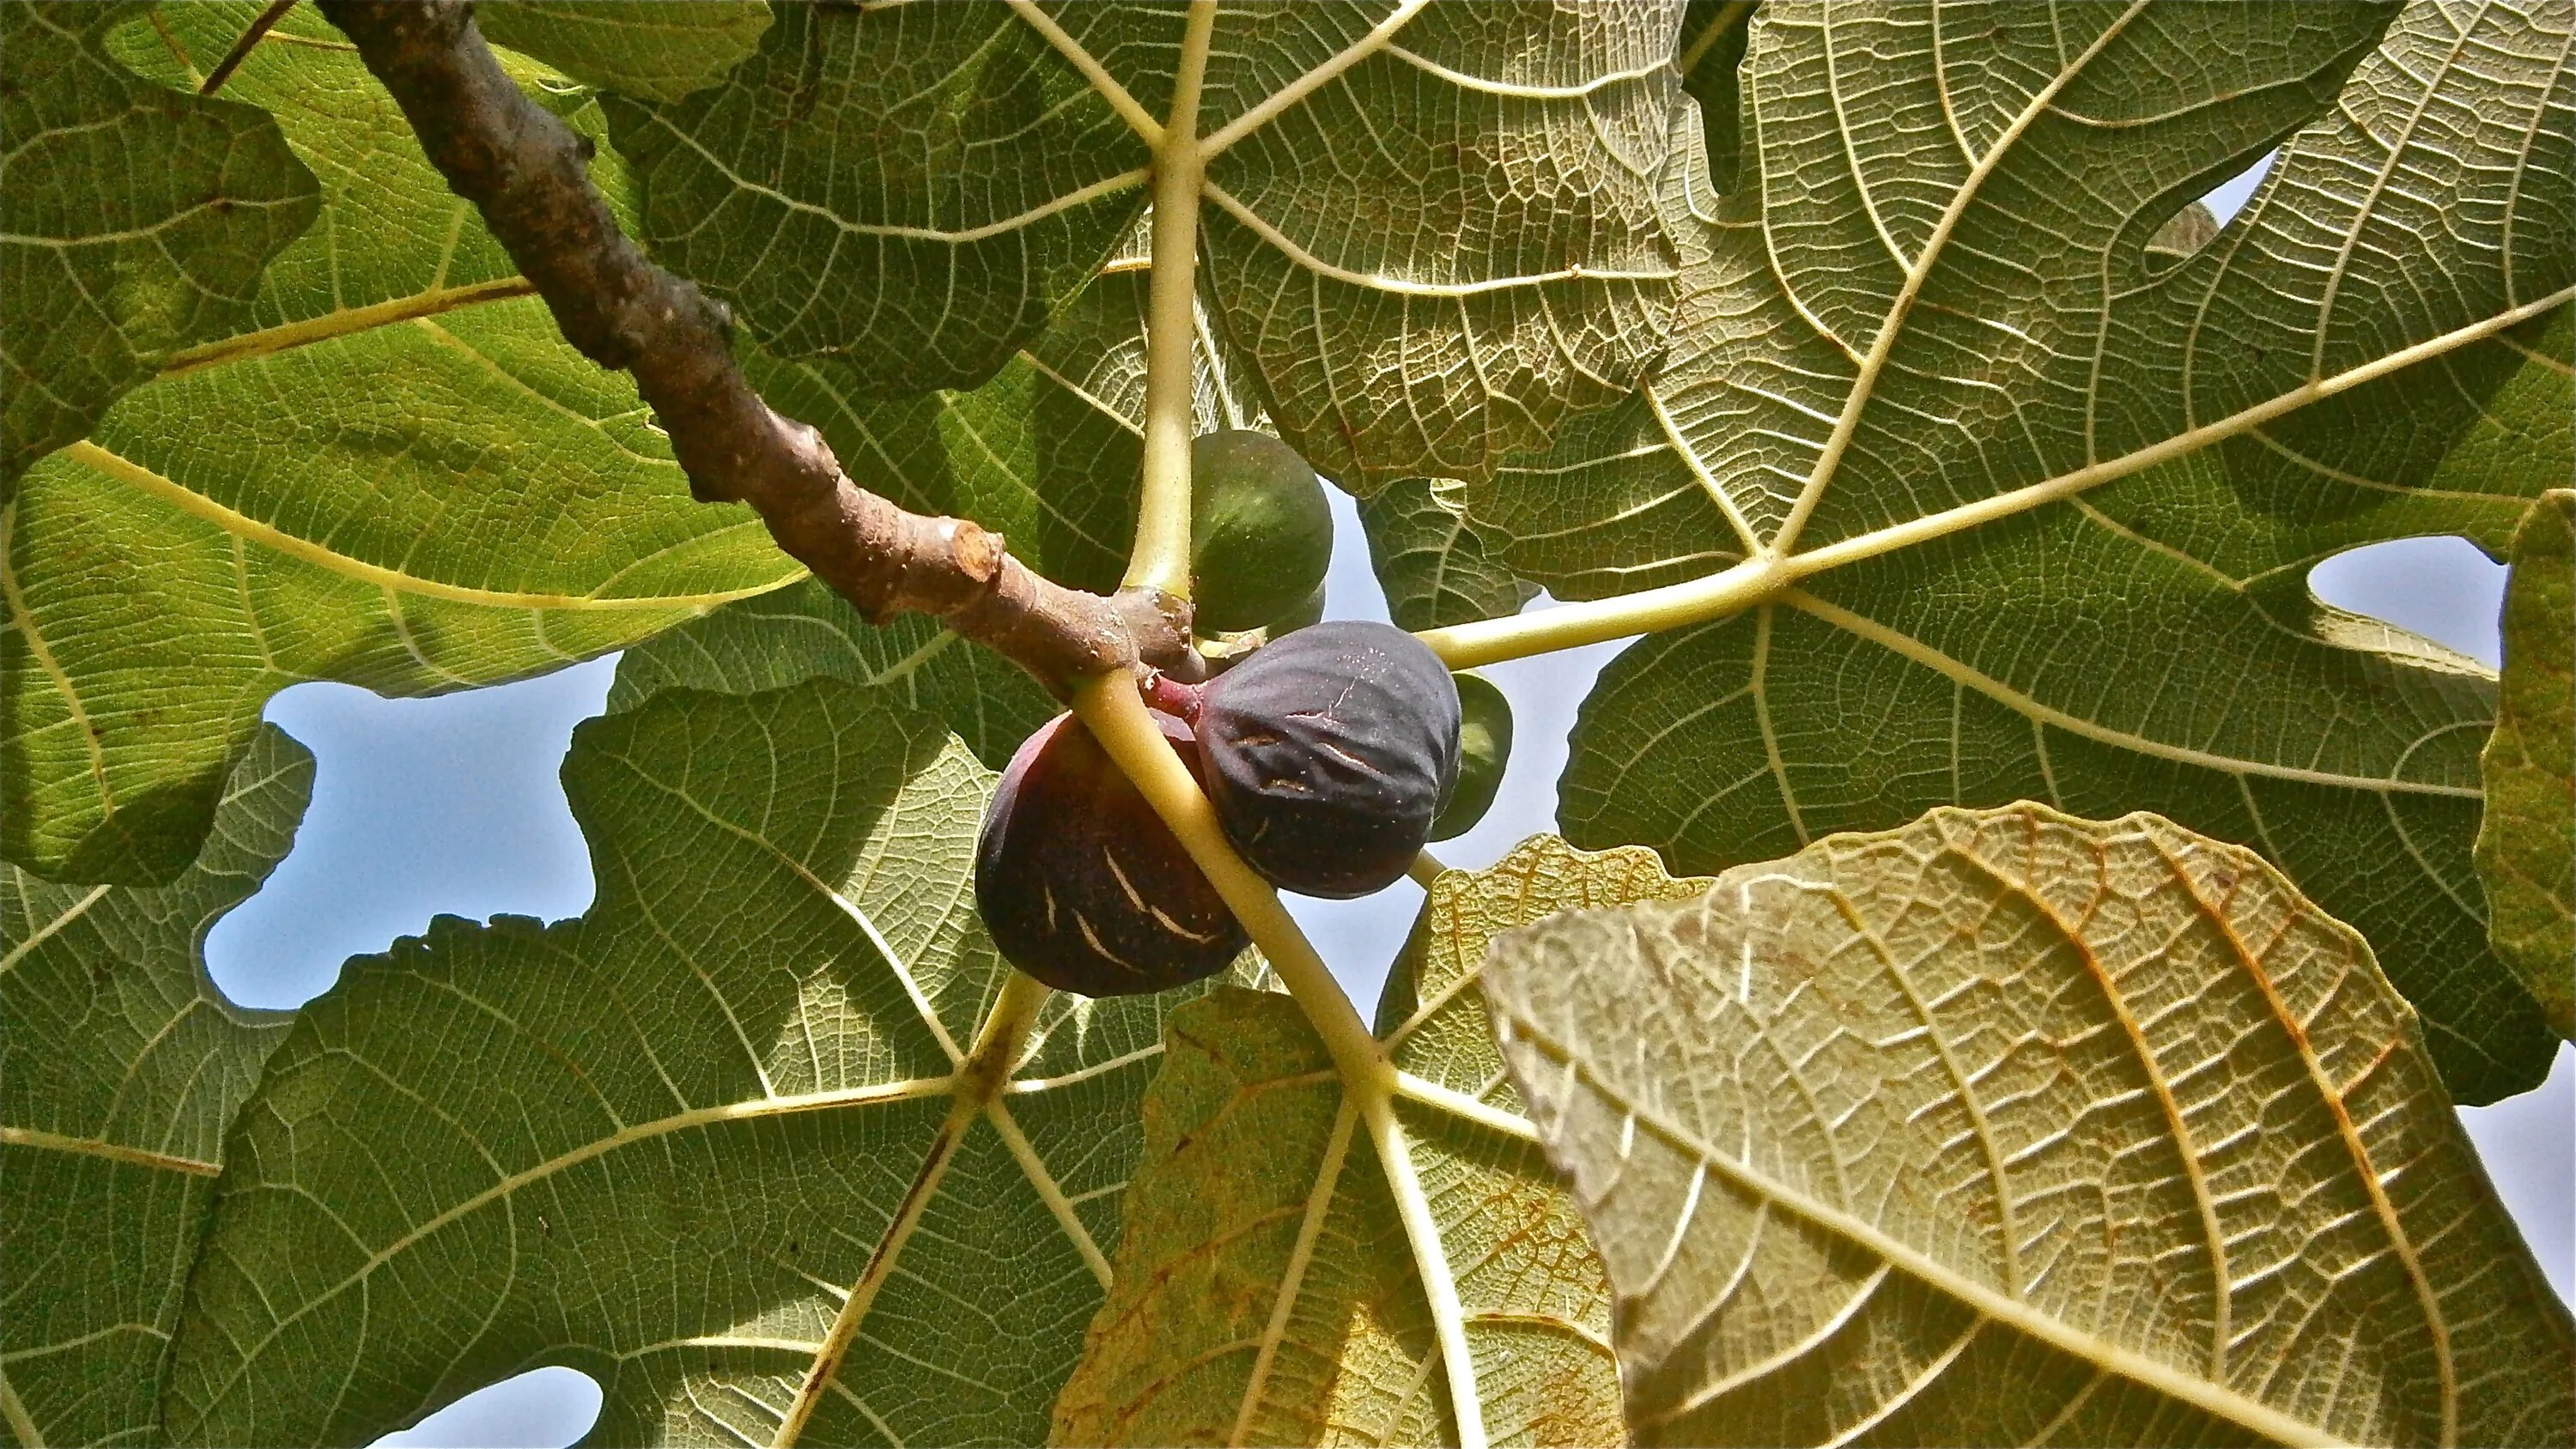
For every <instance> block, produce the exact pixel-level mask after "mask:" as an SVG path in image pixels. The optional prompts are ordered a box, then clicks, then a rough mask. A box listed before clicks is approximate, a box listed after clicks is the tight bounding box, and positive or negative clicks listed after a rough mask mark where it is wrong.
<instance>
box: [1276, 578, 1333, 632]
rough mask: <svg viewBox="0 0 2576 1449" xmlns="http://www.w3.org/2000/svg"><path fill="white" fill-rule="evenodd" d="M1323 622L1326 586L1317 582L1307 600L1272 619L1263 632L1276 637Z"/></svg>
mask: <svg viewBox="0 0 2576 1449" xmlns="http://www.w3.org/2000/svg"><path fill="white" fill-rule="evenodd" d="M1322 622H1324V586H1323V585H1322V584H1317V585H1315V592H1313V593H1311V594H1308V595H1307V596H1306V602H1304V603H1302V604H1299V605H1298V606H1297V607H1296V608H1293V609H1291V610H1289V611H1288V612H1287V613H1286V614H1284V615H1281V616H1280V617H1279V618H1276V619H1273V620H1271V621H1270V624H1269V627H1267V628H1265V629H1263V630H1262V633H1263V634H1264V635H1266V636H1267V637H1269V638H1272V639H1276V638H1278V637H1279V636H1280V635H1282V634H1286V633H1290V632H1292V631H1294V630H1298V629H1303V628H1305V627H1306V626H1307V625H1309V624H1320V623H1322Z"/></svg>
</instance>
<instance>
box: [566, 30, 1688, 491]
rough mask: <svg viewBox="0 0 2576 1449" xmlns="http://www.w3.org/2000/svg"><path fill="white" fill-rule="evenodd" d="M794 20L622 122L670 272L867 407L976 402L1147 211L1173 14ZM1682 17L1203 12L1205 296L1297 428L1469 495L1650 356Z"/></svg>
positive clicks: (1659, 312) (1332, 458)
mask: <svg viewBox="0 0 2576 1449" xmlns="http://www.w3.org/2000/svg"><path fill="white" fill-rule="evenodd" d="M1046 16H1047V18H1046V20H1045V22H1044V23H1045V25H1046V26H1047V27H1048V28H1049V29H1051V30H1053V31H1054V32H1055V33H1054V34H1053V35H1044V34H1041V32H1040V29H1039V28H1038V25H1037V24H1036V23H1034V22H1033V21H1032V20H1031V19H1028V18H1024V17H1023V16H1021V15H1018V14H1015V13H1013V12H1012V11H1011V10H1009V9H1006V8H1004V7H1002V6H998V5H993V6H965V5H942V6H914V7H903V6H896V7H885V8H883V9H875V8H858V9H845V8H836V7H791V8H789V9H788V10H786V11H782V12H781V15H780V18H779V21H778V23H777V24H776V25H775V26H773V27H772V28H771V30H770V32H769V34H768V36H767V37H766V38H765V40H764V42H763V45H762V50H761V54H760V55H759V56H757V57H755V58H754V59H753V60H752V61H750V62H749V63H747V64H745V65H744V66H743V67H742V68H741V69H740V70H739V71H737V72H736V73H735V74H734V75H733V76H732V77H731V79H730V80H729V81H728V83H727V84H725V85H724V86H722V87H719V88H717V89H715V90H711V91H708V92H704V93H701V94H699V95H697V96H694V97H692V98H691V99H689V100H688V101H687V102H685V103H683V104H680V105H677V106H666V107H660V108H652V109H647V108H642V107H629V106H615V107H612V114H613V115H614V117H615V119H616V136H617V141H618V144H619V145H620V146H621V147H623V148H624V149H625V151H626V152H627V154H628V155H630V156H631V157H632V158H633V159H634V161H635V163H636V167H637V171H638V173H639V175H640V176H641V177H642V178H643V180H644V183H645V196H646V203H645V208H644V222H645V230H646V233H647V235H648V236H649V238H650V239H651V240H652V242H653V244H654V247H655V252H656V255H657V256H658V257H660V258H662V259H664V260H666V261H668V262H670V263H671V264H672V265H674V266H675V267H677V268H679V269H680V270H682V271H685V272H687V273H688V274H690V275H691V276H693V277H695V278H697V279H698V280H699V281H700V282H701V283H702V284H704V285H705V286H706V287H707V288H708V289H709V290H710V291H712V292H714V293H716V294H717V295H719V296H722V297H724V298H725V299H727V300H728V301H730V302H732V303H733V304H734V305H735V306H736V307H737V308H738V309H739V310H740V312H741V314H742V316H743V318H744V320H745V322H746V324H747V325H748V326H749V328H750V329H751V331H752V332H753V333H754V335H756V336H757V337H759V338H760V340H761V341H762V343H763V344H764V345H765V346H767V347H768V348H770V349H771V350H772V351H774V352H777V353H778V354H780V355H781V356H782V357H786V358H790V359H804V358H813V357H818V356H830V357H833V358H836V359H838V360H839V361H840V362H842V363H843V364H845V365H846V366H847V367H848V368H849V369H850V378H851V382H852V385H853V386H854V387H855V388H857V389H858V390H860V391H869V392H879V393H901V392H914V391H921V390H925V389H929V388H935V387H961V386H973V385H975V384H977V383H979V382H981V381H982V380H983V379H984V378H986V377H988V376H990V375H992V373H993V371H994V370H995V369H996V368H999V367H1001V366H1003V365H1004V363H1005V362H1006V361H1007V360H1008V359H1009V358H1010V357H1011V356H1012V354H1013V353H1014V352H1016V351H1018V350H1020V349H1021V348H1023V347H1025V346H1026V345H1027V344H1028V341H1029V339H1030V338H1032V337H1034V336H1035V335H1036V334H1037V332H1038V331H1039V329H1040V328H1042V327H1043V326H1045V324H1046V322H1047V319H1048V318H1049V317H1050V316H1051V315H1052V314H1054V313H1055V312H1056V311H1057V310H1058V309H1059V308H1061V307H1062V306H1064V305H1065V303H1066V302H1067V300H1068V299H1069V298H1071V297H1072V296H1073V295H1074V294H1075V293H1077V292H1079V291H1080V290H1081V289H1082V287H1083V286H1084V285H1085V284H1086V282H1087V281H1088V280H1089V278H1090V277H1091V275H1092V274H1093V273H1094V272H1095V271H1096V270H1097V269H1098V268H1099V267H1100V266H1101V264H1102V261H1103V259H1104V258H1106V257H1108V256H1109V255H1110V254H1111V253H1112V251H1113V249H1114V248H1115V247H1116V245H1117V244H1118V242H1119V241H1120V239H1121V238H1122V237H1124V236H1125V235H1127V233H1128V231H1129V229H1130V228H1131V227H1132V226H1134V224H1135V223H1136V221H1137V219H1138V217H1139V216H1140V215H1141V213H1142V209H1143V207H1144V205H1145V203H1146V193H1147V182H1148V180H1149V179H1150V171H1151V162H1152V160H1153V151H1152V149H1151V147H1150V145H1149V144H1148V142H1147V140H1146V139H1145V137H1144V135H1143V134H1142V132H1141V129H1140V128H1141V127H1159V126H1160V124H1161V123H1162V119H1163V118H1164V117H1166V116H1167V115H1168V114H1169V110H1170V105H1171V99H1172V94H1173V85H1174V75H1175V65H1176V63H1178V61H1179V59H1180V56H1181V52H1182V50H1183V48H1184V46H1183V35H1184V30H1185V26H1184V10H1183V8H1182V7H1178V6H1162V7H1146V6H1116V7H1112V6H1102V5H1074V6H1063V7H1056V8H1053V9H1050V10H1049V11H1047V12H1046ZM1677 20H1678V12H1677V11H1676V10H1673V9H1672V8H1670V7H1661V6H1657V7H1640V6H1630V7H1617V8H1611V9H1581V8H1566V9H1549V8H1545V7H1536V6H1518V5H1515V6H1444V7H1431V8H1429V9H1424V8H1422V7H1419V6H1396V5H1389V4H1384V3H1373V4H1342V3H1334V4H1324V3H1315V4H1307V5H1300V6H1294V7H1285V8H1281V7H1255V6H1243V7H1231V8H1228V9H1225V10H1223V11H1221V12H1219V13H1218V15H1217V16H1216V18H1215V22H1214V29H1213V36H1212V39H1211V40H1210V41H1209V43H1208V46H1207V50H1206V56H1205V85H1204V92H1203V99H1202V102H1201V106H1200V115H1199V132H1200V134H1201V135H1202V136H1204V137H1206V138H1207V139H1208V140H1209V141H1210V143H1211V144H1212V145H1214V146H1215V147H1216V148H1217V149H1216V154H1215V155H1214V157H1213V159H1212V160H1211V161H1210V163H1209V169H1208V173H1207V185H1206V187H1205V190H1204V196H1203V201H1202V206H1201V217H1202V233H1203V239H1204V246H1205V252H1206V255H1205V257H1204V259H1203V262H1204V265H1203V267H1202V270H1201V275H1202V276H1203V277H1204V278H1205V279H1206V282H1207V288H1206V290H1207V294H1208V295H1209V296H1210V297H1211V298H1212V299H1213V301H1214V307H1213V310H1214V311H1215V312H1216V313H1217V314H1218V316H1217V325H1218V326H1219V327H1220V328H1221V330H1223V331H1224V332H1225V333H1226V334H1227V336H1228V337H1229V339H1230V340H1231V342H1232V344H1233V345H1234V346H1236V347H1237V348H1239V349H1240V350H1241V351H1242V353H1243V355H1244V356H1245V357H1246V358H1247V359H1249V360H1250V364H1251V366H1252V367H1253V369H1254V370H1255V372H1256V374H1257V376H1258V378H1259V382H1260V389H1261V393H1262V396H1263V397H1264V399H1265V406H1267V407H1268V409H1269V411H1270V412H1271V414H1272V415H1273V418H1274V420H1275V422H1276V424H1277V426H1278V427H1279V429H1280V431H1281V434H1282V436H1284V437H1286V438H1288V439H1289V441H1291V442H1293V443H1295V444H1297V445H1298V446H1299V448H1300V449H1301V450H1302V451H1304V452H1305V453H1306V454H1307V456H1308V457H1309V458H1310V459H1312V460H1313V461H1314V462H1315V464H1316V465H1317V467H1318V468H1319V469H1320V470H1321V471H1323V472H1324V473H1325V474H1326V475H1327V476H1329V477H1332V478H1335V479H1337V480H1339V481H1341V482H1343V483H1345V484H1346V485H1348V486H1350V487H1352V488H1354V489H1355V490H1356V491H1359V492H1363V493H1366V492H1371V491H1374V489H1375V488H1376V487H1377V486H1379V484H1381V483H1382V482H1384V481H1385V480H1387V479H1389V478H1392V477H1396V476H1401V475H1403V474H1406V473H1433V474H1455V475H1457V476H1462V477H1470V476H1481V475H1482V473H1484V472H1485V471H1487V470H1489V469H1490V468H1491V466H1492V462H1493V460H1494V458H1495V457H1496V456H1498V455H1499V454H1501V453H1503V452H1505V451H1508V450H1510V449H1512V448H1515V447H1529V446H1534V445H1537V444H1539V443H1542V442H1544V441H1545V440H1546V439H1547V437H1548V436H1549V435H1550V433H1551V431H1552V430H1553V429H1554V428H1555V427H1556V426H1558V425H1559V424H1560V423H1561V422H1562V420H1563V419H1564V418H1566V417H1567V416H1570V415H1572V414H1573V413H1575V412H1577V411H1579V410H1581V409H1583V408H1586V407H1595V406H1600V405H1603V404H1606V403H1610V402H1614V401H1616V400H1617V399H1618V398H1619V396H1620V395H1621V394H1622V393H1623V392H1625V391H1626V390H1627V389H1628V388H1629V387H1631V386H1632V385H1633V384H1634V383H1635V382H1636V380H1637V378H1638V377H1639V376H1640V375H1641V374H1642V373H1643V371H1644V369H1645V368H1646V366H1647V364H1648V363H1650V362H1651V361H1652V360H1653V358H1654V357H1655V356H1656V355H1658V354H1659V353H1660V352H1661V350H1662V347H1663V332H1664V326H1665V321H1666V316H1667V312H1668V308H1669V296H1670V292H1671V288H1672V279H1673V272H1674V263H1673V257H1672V243H1671V241H1670V240H1669V239H1668V237H1667V236H1666V235H1665V227H1664V223H1663V221H1662V219H1661V217H1660V216H1659V215H1658V213H1657V209H1656V187H1657V184H1658V180H1659V177H1660V175H1661V173H1662V172H1663V171H1664V170H1665V169H1666V160H1667V154H1668V151H1669V137H1670V116H1671V114H1672V113H1673V111H1674V109H1675V103H1676V100H1677V98H1678V96H1679V89H1678V85H1677V83H1676V78H1675V77H1674V75H1673V73H1672V71H1671V69H1670V67H1669V65H1668V64H1667V61H1668V59H1669V57H1670V55H1671V47H1672V41H1673V34H1674V26H1675V23H1676V22H1677Z"/></svg>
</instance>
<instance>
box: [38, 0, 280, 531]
mask: <svg viewBox="0 0 2576 1449" xmlns="http://www.w3.org/2000/svg"><path fill="white" fill-rule="evenodd" d="M143 8H144V7H143V6H141V5H135V4H124V5H105V4H92V5H78V6H60V5H32V4H19V5H10V6H7V7H5V8H0V153H5V154H6V156H7V158H8V159H7V162H6V164H5V166H0V199H5V200H6V203H7V206H8V212H9V227H8V235H7V236H6V237H5V238H0V317H5V318H6V319H7V321H6V324H5V330H0V380H5V384H6V385H5V386H0V394H5V400H0V498H5V496H6V494H7V493H8V491H9V490H10V489H11V487H12V486H13V485H14V484H15V483H16V482H17V480H18V477H19V475H20V474H22V473H24V472H25V471H26V469H27V467H28V465H29V464H31V463H33V462H34V461H35V460H36V459H38V458H40V457H42V456H43V455H45V454H46V453H49V452H52V451H53V450H54V449H56V448H59V447H61V446H62V445H63V444H65V443H68V442H71V441H73V440H75V439H77V438H79V437H80V436H81V435H82V434H83V433H84V432H87V431H88V430H89V427H90V425H91V424H93V423H95V422H97V421H98V416H99V414H100V413H102V412H104V411H106V410H107V407H108V405H109V404H111V403H113V402H115V401H116V399H117V398H118V397H120V396H122V395H123V394H124V393H126V392H127V391H129V390H130V389H132V388H134V387H137V386H139V385H141V384H143V383H145V382H148V381H150V380H151V378H152V376H153V374H155V373H157V372H159V371H160V370H161V368H162V366H163V364H164V363H165V362H166V361H167V360H168V358H169V357H170V355H171V354H172V353H175V352H177V351H179V350H181V349H183V348H185V347H187V346H189V345H190V344H191V343H197V342H203V341H206V340H208V339H210V338H214V337H220V336H225V335H228V334H230V333H232V332H233V331H235V330H237V329H238V328H240V327H241V326H242V324H243V323H244V321H245V320H246V319H247V316H248V313H249V311H250V307H251V300H252V296H253V293H254V291H255V289H256V288H257V286H258V284H259V275H260V268H261V267H262V266H264V265H266V263H267V262H268V260H269V259H270V258H271V257H273V256H275V255H276V254H277V252H278V250H279V249H280V248H281V247H284V246H285V245H286V244H287V243H289V242H291V241H293V240H294V239H295V237H296V236H297V234H299V233H301V232H302V231H303V230H304V229H305V228H306V227H307V226H309V225H311V224H312V221H313V217H314V212H315V209H316V205H317V203H316V199H315V185H314V180H313V173H311V172H310V171H308V170H306V169H305V168H304V165H303V163H302V162H300V161H298V160H297V159H296V157H295V155H294V153H293V152H292V151H290V150H289V149H288V148H287V146H286V144H285V141H284V140H283V138H281V137H280V136H279V135H278V130H277V124H276V122H274V121H272V120H271V119H269V118H268V117H267V116H264V115H262V114H261V113H260V112H259V111H258V109H256V108H255V107H252V106H246V105H242V104H239V103H238V102H235V101H230V100H218V99H210V98H205V97H199V96H195V95H188V94H182V93H179V92H175V91H171V90H165V89H163V88H161V87H158V86H154V85H151V84H149V83H147V82H145V81H144V80H142V79H141V78H139V77H137V76H136V75H135V74H134V73H133V72H132V71H130V70H128V69H126V67H125V66H123V65H122V64H120V63H119V62H118V60H117V58H116V57H115V56H114V55H113V54H111V53H110V51H109V49H108V47H107V46H106V44H105V43H104V42H105V37H106V36H107V33H108V32H109V31H110V30H112V29H113V28H114V27H115V26H116V25H117V24H118V23H119V22H121V21H124V20H128V19H131V18H132V17H133V16H134V14H135V13H136V12H138V11H139V10H141V9H143ZM143 157H149V158H150V161H149V164H140V165H138V164H134V163H135V161H136V159H137V158H143Z"/></svg>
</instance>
